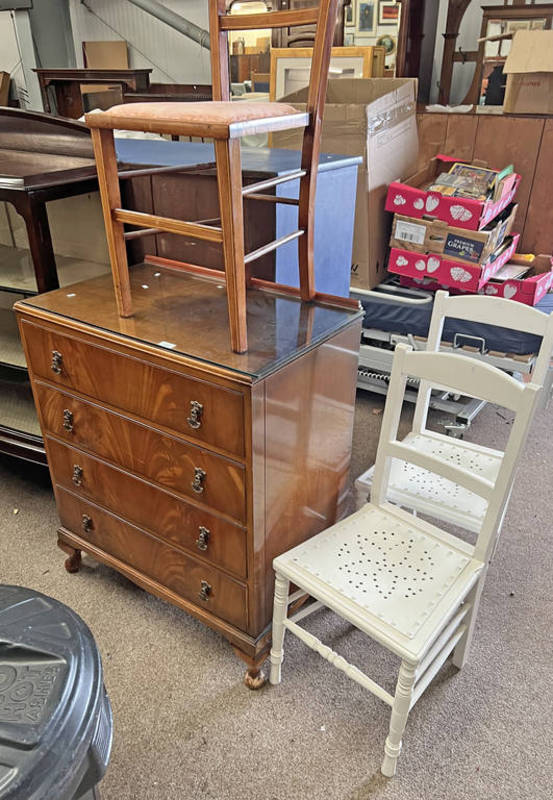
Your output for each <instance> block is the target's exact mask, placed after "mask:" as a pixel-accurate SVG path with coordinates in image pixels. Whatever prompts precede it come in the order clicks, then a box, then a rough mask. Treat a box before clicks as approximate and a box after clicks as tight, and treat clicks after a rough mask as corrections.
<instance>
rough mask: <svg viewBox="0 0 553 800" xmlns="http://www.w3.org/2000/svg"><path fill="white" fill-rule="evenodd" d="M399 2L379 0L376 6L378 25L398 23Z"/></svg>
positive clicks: (396, 24)
mask: <svg viewBox="0 0 553 800" xmlns="http://www.w3.org/2000/svg"><path fill="white" fill-rule="evenodd" d="M400 6H401V3H397V2H392V1H391V0H380V3H379V6H378V24H379V26H380V25H394V26H395V27H397V26H398V25H399V14H400Z"/></svg>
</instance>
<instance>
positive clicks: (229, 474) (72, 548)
mask: <svg viewBox="0 0 553 800" xmlns="http://www.w3.org/2000/svg"><path fill="white" fill-rule="evenodd" d="M131 282H132V294H133V302H134V303H135V313H134V316H133V317H130V318H126V319H123V318H121V317H119V316H118V314H117V309H116V305H115V299H114V295H113V287H112V280H111V276H110V275H106V276H101V277H98V278H94V279H91V280H88V281H84V282H81V283H79V284H76V285H74V286H73V287H66V288H64V289H60V290H57V291H54V292H49V293H47V294H44V295H38V296H37V297H34V298H30V299H27V300H25V301H20V302H19V303H18V304H17V305H16V310H17V314H18V317H19V323H20V329H21V335H22V340H23V343H24V347H25V352H26V356H27V361H28V364H29V370H30V374H31V380H32V387H33V393H34V397H35V402H36V405H37V409H38V413H39V417H40V424H41V428H42V432H43V435H44V440H45V445H46V450H47V453H48V462H49V465H50V470H51V475H52V481H53V484H54V490H55V494H56V500H57V506H58V511H59V515H60V518H61V527H60V528H59V544H60V546H61V547H62V549H63V550H65V551H66V552H67V553H68V556H69V557H68V559H67V561H66V567H67V569H68V570H69V571H76V570H77V569H78V568H79V565H80V559H81V551H84V552H86V553H90V554H91V555H92V556H93V557H94V558H96V559H98V560H99V561H102V562H104V563H105V564H108V565H110V566H112V567H114V568H115V569H117V570H119V571H120V572H121V573H123V574H124V575H126V576H127V577H128V578H130V579H131V580H132V581H134V582H136V583H137V584H139V585H140V586H142V587H144V588H145V589H147V590H148V591H150V592H153V593H154V594H157V595H159V596H160V597H162V598H164V599H165V600H168V601H169V602H171V603H174V604H175V605H177V606H180V607H181V608H183V609H185V610H186V611H188V612H190V613H191V614H193V615H194V616H196V617H197V618H198V619H200V620H201V621H203V622H205V623H206V624H208V625H210V626H211V627H212V628H215V630H217V631H219V632H220V633H221V634H222V635H223V636H224V637H226V638H227V639H228V640H229V641H230V643H231V645H232V646H233V647H234V649H235V650H236V652H237V654H238V655H240V656H241V657H242V658H243V659H244V660H245V661H246V663H247V665H248V672H247V676H246V683H247V684H248V685H249V686H250V687H252V688H255V687H257V686H258V685H260V684H261V683H262V682H263V678H262V675H261V674H260V665H261V663H262V662H263V660H264V659H265V658H266V655H267V650H268V647H269V641H270V623H271V616H272V597H273V570H272V560H273V558H274V557H275V556H276V555H278V554H279V553H282V552H284V551H285V550H288V549H289V548H290V547H292V546H294V545H296V544H298V543H299V542H302V541H304V540H305V539H306V538H308V537H309V536H312V535H314V534H315V533H318V532H319V531H321V530H322V529H324V528H326V527H328V526H329V525H332V524H333V523H334V522H335V521H336V520H337V519H339V518H341V517H342V516H344V514H345V513H346V512H347V506H348V496H349V490H348V486H349V481H348V472H349V464H350V455H351V441H352V426H353V415H354V401H355V382H356V374H357V354H358V349H359V337H360V328H361V312H360V311H359V310H357V307H356V306H354V307H351V308H350V309H349V310H346V309H343V308H337V307H332V306H329V305H323V304H319V303H302V302H300V301H299V300H296V299H295V298H293V297H285V296H276V295H274V294H267V293H265V292H261V291H260V290H257V289H251V290H248V303H247V325H248V342H249V350H248V352H247V353H245V354H242V355H238V354H236V353H233V352H232V351H231V350H230V346H229V334H228V314H227V303H226V294H225V290H224V286H222V285H221V282H220V280H219V279H218V278H216V279H207V278H201V277H197V276H194V277H193V276H191V275H186V274H184V273H182V271H179V270H178V269H167V268H163V267H160V266H159V265H158V264H157V263H152V264H147V263H146V264H144V265H140V266H135V267H133V268H131Z"/></svg>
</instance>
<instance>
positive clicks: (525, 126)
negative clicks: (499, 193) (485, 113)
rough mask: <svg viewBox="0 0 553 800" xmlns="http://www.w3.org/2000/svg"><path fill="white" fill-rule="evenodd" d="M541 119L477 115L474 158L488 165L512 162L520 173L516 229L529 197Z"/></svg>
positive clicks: (518, 226) (519, 229)
mask: <svg viewBox="0 0 553 800" xmlns="http://www.w3.org/2000/svg"><path fill="white" fill-rule="evenodd" d="M543 126H544V120H543V119H540V118H537V117H536V118H534V117H519V118H517V117H493V116H490V117H479V119H478V129H477V132H476V141H475V143H474V158H475V159H479V160H482V161H486V162H487V163H488V164H489V166H490V167H492V168H494V167H497V168H499V169H501V167H504V166H506V165H507V164H511V163H512V164H514V167H515V171H516V172H518V173H519V174H520V175H521V176H522V180H521V183H520V187H519V190H518V193H517V198H516V199H517V202H518V204H519V208H518V213H517V219H516V223H515V230H516V231H518V232H522V231H523V229H524V224H525V221H526V212H527V210H528V203H529V200H530V192H531V189H532V182H533V180H534V171H535V168H536V159H537V157H538V152H539V149H540V144H541V138H542V134H543Z"/></svg>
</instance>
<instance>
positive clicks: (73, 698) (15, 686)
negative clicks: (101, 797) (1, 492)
mask: <svg viewBox="0 0 553 800" xmlns="http://www.w3.org/2000/svg"><path fill="white" fill-rule="evenodd" d="M106 721H107V722H106ZM100 728H101V729H102V730H101V731H100V730H99V729H100ZM99 732H100V733H101V735H102V737H103V740H104V747H103V750H104V753H103V756H104V761H105V765H107V761H108V759H109V751H110V748H111V710H110V708H109V701H108V700H107V696H106V695H105V691H104V688H103V680H102V665H101V661H100V655H99V653H98V649H97V647H96V644H95V642H94V639H93V637H92V634H91V633H90V631H89V629H88V627H87V626H86V625H85V623H84V622H83V621H82V620H81V619H80V617H78V616H77V614H75V613H74V612H73V611H72V610H71V609H70V608H68V607H67V606H65V605H63V603H59V602H58V601H57V600H53V599H52V598H50V597H46V596H45V595H43V594H40V593H39V592H34V591H32V590H30V589H24V588H22V587H18V586H0V798H1V800H8V798H9V799H10V800H23V798H24V800H46V799H47V798H55V800H66V798H71V797H73V796H74V794H75V791H76V790H77V789H78V787H79V786H81V785H82V781H83V776H84V775H85V773H86V772H87V770H89V768H90V750H91V746H92V750H93V751H94V747H93V745H94V741H95V739H97V738H98V733H99ZM106 738H107V741H106ZM104 769H105V767H104ZM102 774H103V770H102ZM100 777H101V776H100Z"/></svg>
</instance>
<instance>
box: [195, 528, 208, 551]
mask: <svg viewBox="0 0 553 800" xmlns="http://www.w3.org/2000/svg"><path fill="white" fill-rule="evenodd" d="M198 530H199V534H198V538H197V539H196V547H197V548H198V550H207V544H208V542H209V537H210V535H211V531H210V530H208V529H207V528H204V526H203V525H200V527H199V529H198Z"/></svg>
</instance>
